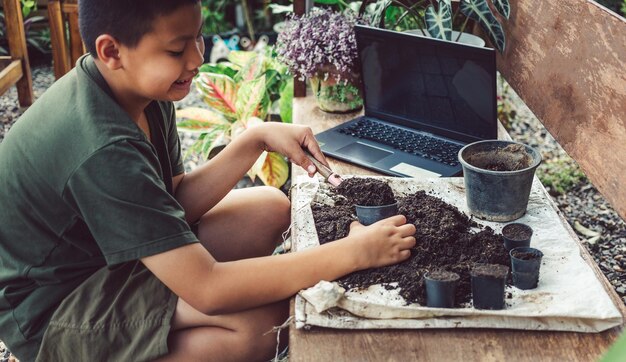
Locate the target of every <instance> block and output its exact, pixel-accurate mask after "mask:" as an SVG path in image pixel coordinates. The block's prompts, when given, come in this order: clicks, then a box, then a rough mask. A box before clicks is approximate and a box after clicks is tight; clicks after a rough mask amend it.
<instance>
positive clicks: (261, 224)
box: [198, 186, 290, 261]
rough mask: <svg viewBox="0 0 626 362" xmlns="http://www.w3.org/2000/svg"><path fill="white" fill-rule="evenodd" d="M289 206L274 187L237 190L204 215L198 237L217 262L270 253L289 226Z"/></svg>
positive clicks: (286, 200) (287, 201) (282, 195)
mask: <svg viewBox="0 0 626 362" xmlns="http://www.w3.org/2000/svg"><path fill="white" fill-rule="evenodd" d="M289 205H290V204H289V199H288V198H287V197H286V196H285V194H284V193H282V191H280V190H278V189H276V188H274V187H269V186H262V187H252V188H247V189H239V190H233V191H231V192H230V193H229V194H228V195H226V197H224V199H223V200H222V201H220V202H219V203H218V204H217V205H216V206H215V207H213V209H211V211H209V212H207V213H206V214H204V216H202V217H201V218H200V225H199V227H198V234H199V235H198V237H199V239H200V241H201V242H202V244H203V245H204V247H205V248H207V249H208V250H209V252H210V253H211V255H213V257H214V258H215V259H216V260H217V261H230V260H238V259H245V258H252V257H257V256H265V255H270V254H271V253H272V251H273V250H274V249H275V248H276V246H277V245H278V243H279V242H280V241H282V239H281V234H282V233H283V232H284V231H285V230H287V228H288V227H289V223H290V217H289V215H290V209H289Z"/></svg>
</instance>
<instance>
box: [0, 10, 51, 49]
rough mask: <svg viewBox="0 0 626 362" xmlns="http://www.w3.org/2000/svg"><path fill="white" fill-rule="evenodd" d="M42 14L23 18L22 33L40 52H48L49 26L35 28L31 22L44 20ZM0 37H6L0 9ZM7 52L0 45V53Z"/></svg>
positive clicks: (2, 13) (27, 41)
mask: <svg viewBox="0 0 626 362" xmlns="http://www.w3.org/2000/svg"><path fill="white" fill-rule="evenodd" d="M45 20H46V19H45V18H44V17H43V16H31V17H30V18H27V19H26V20H24V33H25V34H26V43H27V44H28V45H30V46H31V47H33V48H36V49H37V50H39V51H40V52H42V53H48V52H50V28H48V27H46V28H44V29H40V30H35V29H34V28H33V24H35V23H39V22H42V21H45ZM0 39H6V26H5V16H4V12H3V11H0ZM7 54H9V52H8V50H7V49H6V48H5V47H3V46H0V55H7Z"/></svg>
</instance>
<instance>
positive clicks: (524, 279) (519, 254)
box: [509, 247, 543, 290]
mask: <svg viewBox="0 0 626 362" xmlns="http://www.w3.org/2000/svg"><path fill="white" fill-rule="evenodd" d="M509 255H511V276H512V277H513V285H515V286H516V287H517V288H519V289H524V290H526V289H535V288H537V284H538V283H539V268H540V267H541V258H542V257H543V253H542V252H541V250H539V249H535V248H529V247H520V248H515V249H513V250H511V251H510V252H509Z"/></svg>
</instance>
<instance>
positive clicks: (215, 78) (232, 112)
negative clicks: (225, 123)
mask: <svg viewBox="0 0 626 362" xmlns="http://www.w3.org/2000/svg"><path fill="white" fill-rule="evenodd" d="M194 83H195V85H196V88H197V89H198V91H200V93H201V94H202V95H203V96H204V101H205V102H206V104H208V105H209V107H211V108H212V109H213V110H215V111H217V112H219V113H221V114H222V115H224V117H226V118H227V119H229V120H234V119H236V118H237V111H236V106H235V98H236V96H237V87H236V85H235V82H234V81H233V79H232V78H231V77H229V76H227V75H224V74H214V73H200V75H198V76H197V77H196V78H194Z"/></svg>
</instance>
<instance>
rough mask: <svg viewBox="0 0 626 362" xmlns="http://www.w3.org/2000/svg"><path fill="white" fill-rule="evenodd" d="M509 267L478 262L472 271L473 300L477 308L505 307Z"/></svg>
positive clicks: (494, 308)
mask: <svg viewBox="0 0 626 362" xmlns="http://www.w3.org/2000/svg"><path fill="white" fill-rule="evenodd" d="M508 274H509V267H508V266H506V265H500V264H481V263H478V264H476V265H475V266H474V268H473V269H472V271H471V276H472V300H473V302H474V308H476V309H491V310H496V309H504V287H505V283H506V277H507V275H508Z"/></svg>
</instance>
